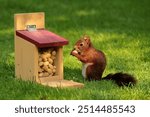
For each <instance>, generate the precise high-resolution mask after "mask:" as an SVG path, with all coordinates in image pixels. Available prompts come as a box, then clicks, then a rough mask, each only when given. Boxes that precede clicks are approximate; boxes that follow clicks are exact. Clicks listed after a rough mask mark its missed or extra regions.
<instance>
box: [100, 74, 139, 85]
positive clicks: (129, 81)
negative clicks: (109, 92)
mask: <svg viewBox="0 0 150 117" xmlns="http://www.w3.org/2000/svg"><path fill="white" fill-rule="evenodd" d="M102 80H112V81H114V82H115V83H116V84H117V85H118V86H133V85H135V84H136V83H137V80H136V78H135V77H133V76H131V75H130V74H127V73H122V72H119V73H115V74H108V75H107V76H106V77H104V78H102Z"/></svg>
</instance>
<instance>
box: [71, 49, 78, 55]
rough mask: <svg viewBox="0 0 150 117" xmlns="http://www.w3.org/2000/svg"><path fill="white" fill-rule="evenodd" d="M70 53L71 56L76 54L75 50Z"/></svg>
mask: <svg viewBox="0 0 150 117" xmlns="http://www.w3.org/2000/svg"><path fill="white" fill-rule="evenodd" d="M70 54H71V55H73V56H75V55H77V54H78V52H77V50H72V51H71V53H70Z"/></svg>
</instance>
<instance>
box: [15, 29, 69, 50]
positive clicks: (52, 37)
mask: <svg viewBox="0 0 150 117" xmlns="http://www.w3.org/2000/svg"><path fill="white" fill-rule="evenodd" d="M16 35H17V36H19V37H21V38H23V39H25V40H27V41H29V42H31V43H33V44H34V45H36V46H37V47H39V48H42V47H56V46H63V45H67V44H68V41H67V40H66V39H64V38H63V37H60V36H58V35H57V34H55V33H52V32H50V31H48V30H45V29H38V30H37V31H32V32H29V31H27V30H18V31H16Z"/></svg>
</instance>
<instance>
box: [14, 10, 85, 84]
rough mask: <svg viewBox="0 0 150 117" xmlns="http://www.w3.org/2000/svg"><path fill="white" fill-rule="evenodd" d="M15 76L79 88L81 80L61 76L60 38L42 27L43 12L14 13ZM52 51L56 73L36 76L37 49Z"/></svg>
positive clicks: (61, 53)
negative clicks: (54, 54)
mask: <svg viewBox="0 0 150 117" xmlns="http://www.w3.org/2000/svg"><path fill="white" fill-rule="evenodd" d="M14 28H15V29H14V35H15V75H16V77H17V78H20V79H22V80H31V81H35V82H38V83H40V84H43V85H48V86H51V87H83V86H84V85H83V84H82V83H78V82H74V81H68V80H64V78H63V45H66V44H68V41H67V40H65V39H64V38H62V37H60V36H58V35H56V34H54V33H52V32H50V31H47V30H46V29H45V14H44V13H43V12H40V13H22V14H15V15H14ZM41 48H54V49H55V50H56V53H57V54H56V59H55V62H54V64H55V66H56V73H55V75H53V76H48V77H39V76H38V67H39V66H38V59H39V49H41Z"/></svg>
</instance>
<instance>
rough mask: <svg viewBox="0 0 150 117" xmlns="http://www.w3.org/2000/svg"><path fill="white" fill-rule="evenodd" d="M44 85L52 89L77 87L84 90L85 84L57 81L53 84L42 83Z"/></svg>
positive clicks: (52, 82)
mask: <svg viewBox="0 0 150 117" xmlns="http://www.w3.org/2000/svg"><path fill="white" fill-rule="evenodd" d="M42 85H45V86H50V87H59V88H66V87H76V88H82V87H83V86H84V84H83V83H78V82H74V81H72V80H70V81H69V80H55V81H51V82H46V83H42Z"/></svg>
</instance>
